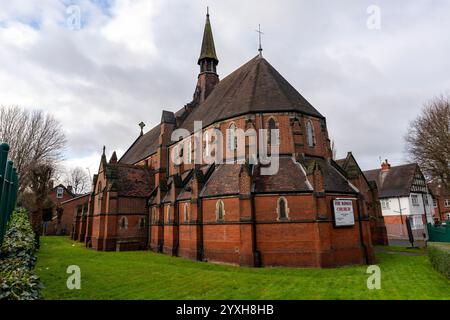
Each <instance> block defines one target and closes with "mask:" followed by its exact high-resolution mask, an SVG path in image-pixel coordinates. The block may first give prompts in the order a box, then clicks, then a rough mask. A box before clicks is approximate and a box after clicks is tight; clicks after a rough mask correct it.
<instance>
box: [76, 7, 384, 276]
mask: <svg viewBox="0 0 450 320" xmlns="http://www.w3.org/2000/svg"><path fill="white" fill-rule="evenodd" d="M218 63H219V60H218V58H217V55H216V50H215V46H214V40H213V35H212V30H211V24H210V19H209V15H207V19H206V25H205V30H204V36H203V43H202V48H201V54H200V57H199V60H198V64H199V66H200V74H199V76H198V81H197V86H196V89H195V92H194V95H193V100H192V101H191V102H190V103H188V104H186V105H185V106H184V107H182V108H181V109H180V110H178V111H177V112H171V111H164V112H163V113H162V117H161V121H160V124H158V125H157V126H155V127H154V128H152V129H151V130H150V131H148V132H147V133H145V134H144V132H143V130H141V133H140V135H139V136H138V138H137V139H136V140H135V141H134V142H133V144H132V145H131V146H130V148H129V149H128V150H127V151H126V152H125V154H124V155H123V156H122V157H121V159H120V160H118V158H117V155H116V153H115V152H114V153H113V155H112V157H111V159H110V160H109V161H107V159H106V154H105V150H104V151H103V155H102V158H101V161H100V166H99V171H98V174H96V175H95V176H94V179H93V189H92V190H93V191H92V193H91V194H90V196H89V203H88V210H87V215H86V219H85V224H83V223H82V221H83V219H78V220H75V225H74V230H77V231H76V232H74V234H73V237H74V238H76V237H78V239H79V240H81V241H84V242H85V243H86V246H88V247H91V248H94V249H97V250H137V249H150V250H153V251H156V252H161V253H165V254H169V255H173V256H182V257H186V258H190V259H196V260H201V261H213V262H222V263H231V264H235V265H241V266H292V267H299V266H300V267H335V266H341V265H350V264H362V263H373V262H374V253H373V247H372V233H380V235H378V236H377V239H378V240H377V241H381V242H382V241H383V240H382V238H383V234H382V221H383V220H382V219H380V216H379V212H378V211H377V210H376V208H375V206H376V201H377V200H376V196H375V194H374V193H375V191H374V190H375V186H374V185H370V184H369V183H367V181H366V180H365V179H364V178H363V176H362V175H360V174H359V176H358V175H355V176H353V175H352V174H351V173H352V170H351V166H352V165H351V164H350V163H348V164H342V166H340V165H339V164H338V163H336V162H335V161H333V160H332V158H331V155H332V151H331V147H330V139H329V137H328V131H327V123H326V119H325V117H324V116H323V115H322V114H320V113H319V111H318V110H316V109H315V108H314V107H313V106H312V105H311V104H310V103H309V102H308V101H307V100H306V99H305V98H304V97H303V96H302V95H301V94H300V93H299V92H298V91H297V90H296V89H295V88H294V87H292V86H291V85H290V84H289V82H288V81H287V80H285V79H284V78H283V77H282V76H281V74H280V73H278V71H276V70H275V68H274V67H273V66H272V65H271V64H270V63H269V62H268V61H267V60H266V59H265V58H264V57H263V56H262V53H261V54H259V55H258V56H256V57H255V58H253V59H251V60H250V61H249V62H247V63H245V64H244V65H243V66H242V67H240V68H238V69H237V70H236V71H234V72H233V73H231V74H230V75H229V76H227V77H226V78H224V79H223V80H219V76H218V74H217V65H218ZM199 120H201V121H202V127H201V128H200V129H199V130H196V127H195V121H199ZM142 128H143V125H142V126H141V129H142ZM180 128H182V129H184V130H185V132H187V135H186V136H185V137H183V139H182V140H176V141H172V139H171V135H172V133H173V132H174V130H176V129H180ZM212 129H216V132H217V131H220V132H221V133H222V134H223V135H224V136H227V137H228V139H229V140H228V141H231V142H229V143H227V144H224V145H223V146H222V148H223V154H227V151H228V155H229V154H231V155H232V158H235V159H243V160H244V161H242V162H236V161H235V162H234V163H233V164H221V163H212V164H194V163H192V161H187V162H185V163H182V164H178V163H174V161H172V158H171V156H170V155H172V154H174V152H175V151H176V152H180V153H183V154H185V156H186V157H187V158H188V159H192V158H194V157H195V155H194V149H195V148H194V147H193V146H195V145H197V146H198V145H200V148H201V149H202V151H203V152H204V153H205V154H209V153H210V152H209V151H210V149H209V148H210V145H211V144H212V143H213V142H214V141H215V139H216V138H213V137H212V136H211V135H210V131H211V130H212ZM237 129H242V130H249V129H254V130H256V131H258V130H260V129H267V130H269V132H271V131H272V130H276V129H278V130H279V133H278V136H276V137H275V140H273V139H274V138H273V136H272V135H269V136H268V138H267V141H268V144H269V145H272V144H273V145H277V146H279V153H280V156H279V170H278V171H277V172H276V173H275V174H273V175H265V174H264V170H265V169H266V166H267V165H266V164H261V163H258V164H250V161H249V159H248V158H247V152H246V151H248V150H249V149H250V148H251V147H252V146H253V143H255V142H254V141H253V142H252V141H251V140H250V139H248V141H247V140H245V148H237V147H236V145H235V143H233V141H234V139H233V137H235V136H233V135H231V136H230V135H227V133H230V132H231V134H234V132H236V130H237ZM198 137H200V139H198ZM230 137H231V138H230ZM202 140H203V141H202ZM260 140H263V141H264V138H260V137H259V138H258V139H257V140H256V141H257V143H259V142H261V141H260ZM218 148H220V147H218ZM227 148H228V150H227ZM217 150H219V149H217ZM217 150H215V151H214V152H219V151H217ZM258 156H259V157H261V156H262V155H261V154H260V153H258ZM224 158H225V157H224ZM352 158H353V157H352ZM353 159H354V158H353ZM354 163H356V161H355V162H354ZM353 166H354V165H353ZM352 181H353V182H354V183H353V182H352ZM358 185H359V187H358ZM371 219H375V220H371ZM77 234H84V235H85V236H84V237H80V236H77Z"/></svg>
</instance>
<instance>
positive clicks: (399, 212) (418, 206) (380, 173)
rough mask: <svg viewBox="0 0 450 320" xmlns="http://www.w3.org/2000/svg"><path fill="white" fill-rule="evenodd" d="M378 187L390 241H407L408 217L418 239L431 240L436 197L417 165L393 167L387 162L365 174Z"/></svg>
mask: <svg viewBox="0 0 450 320" xmlns="http://www.w3.org/2000/svg"><path fill="white" fill-rule="evenodd" d="M364 175H365V176H366V178H367V179H368V180H369V181H375V182H376V184H377V187H378V192H379V198H380V202H381V209H382V213H383V217H384V221H385V224H386V229H387V233H388V238H389V240H390V241H392V240H407V239H408V229H407V218H408V219H409V221H410V224H411V229H412V230H413V234H414V239H415V240H425V239H427V231H426V223H433V214H434V206H433V197H432V195H431V193H430V192H429V190H428V188H427V183H426V180H425V178H424V176H423V174H422V172H421V170H420V168H419V166H418V165H417V164H415V163H414V164H407V165H402V166H396V167H391V165H390V164H389V163H388V161H387V160H386V162H384V163H383V164H382V165H381V169H376V170H370V171H366V172H364Z"/></svg>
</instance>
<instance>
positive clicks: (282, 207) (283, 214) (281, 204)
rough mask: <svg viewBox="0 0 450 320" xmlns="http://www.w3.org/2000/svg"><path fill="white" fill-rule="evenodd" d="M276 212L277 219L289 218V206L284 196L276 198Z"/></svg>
mask: <svg viewBox="0 0 450 320" xmlns="http://www.w3.org/2000/svg"><path fill="white" fill-rule="evenodd" d="M277 213H278V220H286V219H288V218H289V208H288V202H287V200H286V198H284V197H281V198H279V199H278V206H277Z"/></svg>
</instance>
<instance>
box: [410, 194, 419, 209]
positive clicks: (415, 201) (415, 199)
mask: <svg viewBox="0 0 450 320" xmlns="http://www.w3.org/2000/svg"><path fill="white" fill-rule="evenodd" d="M411 201H412V205H413V206H414V207H418V206H419V196H418V195H415V194H414V195H412V196H411Z"/></svg>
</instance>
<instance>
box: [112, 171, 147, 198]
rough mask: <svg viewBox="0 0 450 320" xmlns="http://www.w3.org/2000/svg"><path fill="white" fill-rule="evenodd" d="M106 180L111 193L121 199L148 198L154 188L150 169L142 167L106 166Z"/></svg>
mask: <svg viewBox="0 0 450 320" xmlns="http://www.w3.org/2000/svg"><path fill="white" fill-rule="evenodd" d="M105 175H106V179H107V180H108V186H109V189H110V190H111V191H117V192H118V194H119V196H123V197H149V196H150V194H151V192H152V191H153V188H154V179H153V175H152V173H151V171H150V169H148V168H146V167H144V166H133V165H125V164H119V163H117V164H107V165H106V169H105Z"/></svg>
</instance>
